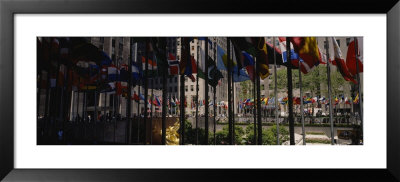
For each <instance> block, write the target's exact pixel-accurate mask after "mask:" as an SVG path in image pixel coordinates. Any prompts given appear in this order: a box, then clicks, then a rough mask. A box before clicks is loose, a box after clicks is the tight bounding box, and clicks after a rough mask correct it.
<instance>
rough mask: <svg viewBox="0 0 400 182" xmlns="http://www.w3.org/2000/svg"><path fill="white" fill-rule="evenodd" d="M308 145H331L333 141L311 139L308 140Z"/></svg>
mask: <svg viewBox="0 0 400 182" xmlns="http://www.w3.org/2000/svg"><path fill="white" fill-rule="evenodd" d="M306 143H322V144H331V140H326V139H318V138H316V139H309V138H306Z"/></svg>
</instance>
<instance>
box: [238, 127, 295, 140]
mask: <svg viewBox="0 0 400 182" xmlns="http://www.w3.org/2000/svg"><path fill="white" fill-rule="evenodd" d="M256 129H258V128H257V126H256ZM245 131H246V137H245V144H247V145H253V144H254V125H248V126H247V127H246V130H245ZM257 131H258V130H257ZM276 131H277V129H276V125H273V126H272V127H270V128H268V129H262V142H263V143H262V145H276V144H277V133H276ZM287 140H289V131H288V130H287V129H286V128H285V127H279V143H280V144H279V145H281V144H282V143H284V142H286V141H287Z"/></svg>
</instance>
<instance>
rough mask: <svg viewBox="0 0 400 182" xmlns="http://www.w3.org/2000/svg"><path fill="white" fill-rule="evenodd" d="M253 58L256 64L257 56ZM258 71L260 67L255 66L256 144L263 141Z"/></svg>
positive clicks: (260, 143)
mask: <svg viewBox="0 0 400 182" xmlns="http://www.w3.org/2000/svg"><path fill="white" fill-rule="evenodd" d="M254 60H255V62H256V63H255V64H256V65H257V62H258V61H257V58H256V57H255V58H254ZM259 73H260V67H259V66H256V74H255V75H254V76H255V77H254V79H255V80H256V87H257V91H256V93H257V102H256V104H257V124H258V127H257V130H258V135H257V137H258V145H262V144H263V142H262V120H261V90H260V76H259Z"/></svg>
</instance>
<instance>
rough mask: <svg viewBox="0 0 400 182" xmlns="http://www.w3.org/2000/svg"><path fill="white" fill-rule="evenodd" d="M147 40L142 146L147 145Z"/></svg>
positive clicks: (147, 48) (147, 44) (147, 49)
mask: <svg viewBox="0 0 400 182" xmlns="http://www.w3.org/2000/svg"><path fill="white" fill-rule="evenodd" d="M149 43H150V42H149V38H146V45H145V46H146V49H145V58H146V62H145V65H144V68H145V72H144V79H143V81H144V105H145V106H144V109H145V112H144V118H143V121H144V145H146V144H147V107H148V104H149V103H148V102H149V100H148V88H149V85H148V82H149V81H148V79H147V78H148V71H149V47H148V46H149Z"/></svg>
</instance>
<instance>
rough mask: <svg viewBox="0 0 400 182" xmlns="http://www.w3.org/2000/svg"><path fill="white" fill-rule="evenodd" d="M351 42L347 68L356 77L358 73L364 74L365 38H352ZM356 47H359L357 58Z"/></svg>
mask: <svg viewBox="0 0 400 182" xmlns="http://www.w3.org/2000/svg"><path fill="white" fill-rule="evenodd" d="M350 41H351V42H350V44H349V47H348V50H347V57H346V66H347V68H348V69H349V72H350V73H351V74H352V75H356V74H357V73H361V72H363V38H362V37H358V38H356V39H354V38H351V40H350ZM356 47H357V56H356ZM356 57H357V58H356ZM356 60H357V61H358V72H357V65H356V64H357V63H356Z"/></svg>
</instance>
